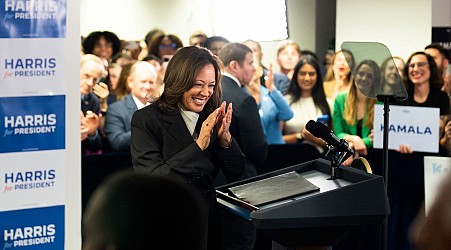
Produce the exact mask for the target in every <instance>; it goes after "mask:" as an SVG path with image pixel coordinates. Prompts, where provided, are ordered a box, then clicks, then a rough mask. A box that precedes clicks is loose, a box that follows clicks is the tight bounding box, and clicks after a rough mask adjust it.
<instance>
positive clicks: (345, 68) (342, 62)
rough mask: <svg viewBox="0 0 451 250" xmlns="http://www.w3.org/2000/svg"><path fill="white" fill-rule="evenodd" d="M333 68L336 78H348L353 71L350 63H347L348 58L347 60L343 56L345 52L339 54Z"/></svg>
mask: <svg viewBox="0 0 451 250" xmlns="http://www.w3.org/2000/svg"><path fill="white" fill-rule="evenodd" d="M332 67H333V68H332V69H333V70H334V74H335V76H340V77H344V76H347V75H348V74H349V72H350V71H351V69H350V68H349V65H348V63H347V62H346V58H345V55H344V54H343V52H339V53H337V55H336V56H335V60H334V64H333V66H332Z"/></svg>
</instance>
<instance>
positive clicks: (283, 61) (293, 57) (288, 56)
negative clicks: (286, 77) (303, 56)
mask: <svg viewBox="0 0 451 250" xmlns="http://www.w3.org/2000/svg"><path fill="white" fill-rule="evenodd" d="M299 58H300V55H299V53H298V51H297V50H296V48H294V47H293V46H291V45H288V46H286V47H285V48H284V49H283V50H281V51H280V53H279V54H278V55H277V62H278V63H279V66H280V68H281V69H284V70H292V69H294V67H296V64H297V63H298V61H299Z"/></svg>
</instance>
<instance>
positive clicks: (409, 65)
mask: <svg viewBox="0 0 451 250" xmlns="http://www.w3.org/2000/svg"><path fill="white" fill-rule="evenodd" d="M426 65H428V63H427V62H417V63H409V64H407V67H409V68H411V69H413V68H415V66H418V68H421V67H424V66H426Z"/></svg>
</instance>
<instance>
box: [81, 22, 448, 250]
mask: <svg viewBox="0 0 451 250" xmlns="http://www.w3.org/2000/svg"><path fill="white" fill-rule="evenodd" d="M189 43H190V44H189V45H184V44H183V43H182V41H181V39H180V38H179V37H178V36H177V35H174V34H166V33H165V32H164V31H163V30H160V29H154V30H151V31H150V32H149V33H148V34H146V36H145V39H144V40H143V42H142V44H145V45H144V46H140V45H139V44H133V43H130V42H124V41H121V40H120V39H119V38H118V36H117V35H115V34H114V33H113V32H110V31H95V32H92V33H91V34H89V35H88V36H87V37H85V38H82V54H83V55H82V59H81V64H80V92H81V112H80V117H81V130H80V131H81V147H82V153H83V154H85V155H92V154H105V153H112V152H113V153H114V152H131V155H132V160H133V166H134V169H135V171H136V172H145V173H150V174H156V175H163V176H172V175H174V176H177V178H179V177H182V178H181V179H183V180H184V181H185V182H187V183H188V184H189V185H191V186H193V187H195V190H196V191H197V192H198V193H199V194H200V197H202V199H200V200H201V202H200V204H203V206H204V207H206V208H207V209H205V211H204V213H203V216H204V217H205V219H206V221H207V222H206V225H205V226H206V227H207V228H208V230H207V231H208V233H207V236H205V240H206V243H205V245H204V246H203V247H202V248H201V249H204V248H205V249H238V247H239V249H253V248H254V245H255V239H256V231H255V228H254V226H253V225H252V223H251V222H249V221H245V220H242V219H241V218H239V217H238V216H236V215H233V214H230V213H224V212H223V211H220V210H218V209H217V207H216V202H215V196H214V192H213V190H214V187H215V186H220V185H224V184H226V183H231V182H233V181H236V180H240V179H246V178H250V177H254V176H256V175H258V174H259V166H260V165H261V164H263V163H264V161H265V160H266V157H267V154H268V145H279V144H299V143H300V144H308V145H311V147H314V148H315V149H316V150H317V151H318V154H319V155H323V154H324V153H325V152H326V151H327V145H326V142H325V141H324V140H323V139H321V138H317V137H315V136H314V135H312V134H311V133H310V132H309V131H308V130H307V129H306V127H305V125H306V124H307V122H308V121H310V120H315V121H320V122H323V123H325V124H326V125H327V126H328V127H329V128H331V130H333V131H334V132H335V134H336V135H337V136H338V137H339V138H343V139H346V140H347V141H348V142H349V145H350V147H352V148H353V149H354V150H355V155H354V156H353V157H351V158H349V159H348V160H347V161H345V162H344V165H345V166H350V165H351V163H352V160H353V159H354V158H358V157H361V156H363V157H366V158H367V159H368V161H369V162H370V164H371V166H372V168H373V172H375V173H378V174H381V170H380V169H381V168H382V156H381V155H382V154H381V150H377V149H374V148H373V138H374V130H373V121H374V115H375V112H374V109H375V108H374V107H375V104H376V103H377V100H376V99H375V97H376V96H377V95H378V94H385V95H394V96H396V95H399V93H402V91H401V90H400V88H401V89H402V90H404V89H405V91H406V92H407V99H405V100H402V101H400V102H399V103H398V104H399V105H407V106H415V107H434V108H439V109H440V117H437V119H438V120H440V141H439V142H438V143H439V148H440V150H439V153H437V154H434V155H440V156H447V155H449V152H450V150H451V121H450V96H451V76H450V75H449V74H447V73H446V72H447V71H446V70H447V67H448V64H449V58H448V55H449V54H448V53H447V51H446V50H445V49H443V48H442V47H441V46H440V45H437V44H431V45H428V46H427V47H425V49H424V50H422V51H417V52H413V53H412V54H411V56H410V57H409V58H408V59H407V60H406V61H404V60H403V59H402V58H401V57H393V58H389V59H387V60H386V61H384V62H383V63H381V65H378V63H377V62H375V61H372V60H362V61H360V62H356V60H355V58H354V55H353V53H352V51H348V50H340V51H337V52H336V53H335V54H334V55H332V57H331V58H330V61H329V60H324V61H320V60H319V59H318V58H317V56H316V55H315V53H313V52H309V51H302V49H301V46H300V45H299V44H297V43H296V42H295V41H292V40H284V41H281V42H280V43H279V45H278V47H277V48H276V51H277V62H276V63H277V65H278V68H279V69H280V72H274V67H273V65H272V64H270V65H263V63H262V57H263V51H262V49H261V46H260V44H259V43H258V42H257V41H253V40H250V39H249V40H246V41H243V42H242V43H236V42H230V41H229V40H227V39H226V38H224V37H221V36H211V37H208V36H207V35H206V34H205V33H203V32H195V33H193V34H192V36H191V37H190V39H189ZM324 69H325V70H324ZM351 72H353V73H354V75H353V74H351ZM397 83H398V84H397ZM399 83H401V84H399ZM389 153H390V156H389V161H390V163H389V165H390V169H389V173H390V174H389V175H390V178H389V181H388V183H387V184H388V197H389V201H390V207H391V215H390V217H389V221H388V224H389V226H388V227H389V237H388V247H389V249H411V247H412V241H411V240H410V238H409V227H410V225H411V222H412V221H413V219H414V218H415V216H416V215H417V214H418V213H421V205H422V202H423V201H424V188H423V186H424V173H423V167H424V166H423V160H422V159H423V157H424V156H426V155H431V154H430V153H429V154H427V153H424V152H417V151H414V150H413V149H412V147H411V145H407V144H401V145H400V147H399V149H398V150H390V152H389ZM299 154H302V152H299ZM356 241H358V239H356ZM348 242H349V241H348ZM361 244H362V243H361V242H351V243H349V245H346V246H345V245H341V246H337V249H338V248H343V249H352V247H353V246H359V247H361V246H362V245H361ZM373 247H374V246H373Z"/></svg>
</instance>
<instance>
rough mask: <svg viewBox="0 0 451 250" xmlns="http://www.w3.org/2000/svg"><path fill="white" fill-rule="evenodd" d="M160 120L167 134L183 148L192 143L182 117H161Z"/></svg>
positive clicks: (164, 115) (177, 115)
mask: <svg viewBox="0 0 451 250" xmlns="http://www.w3.org/2000/svg"><path fill="white" fill-rule="evenodd" d="M162 120H163V121H164V122H165V123H166V125H167V126H168V127H167V128H168V131H169V133H170V134H171V135H172V136H173V137H174V138H175V139H176V140H177V141H178V142H180V144H181V145H182V146H184V147H186V146H188V145H189V144H191V143H193V137H192V136H191V135H190V133H189V130H188V128H187V127H186V124H185V121H184V120H183V118H182V115H181V114H180V113H179V114H173V115H166V114H163V115H162Z"/></svg>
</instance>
